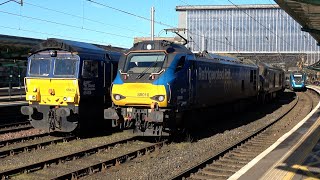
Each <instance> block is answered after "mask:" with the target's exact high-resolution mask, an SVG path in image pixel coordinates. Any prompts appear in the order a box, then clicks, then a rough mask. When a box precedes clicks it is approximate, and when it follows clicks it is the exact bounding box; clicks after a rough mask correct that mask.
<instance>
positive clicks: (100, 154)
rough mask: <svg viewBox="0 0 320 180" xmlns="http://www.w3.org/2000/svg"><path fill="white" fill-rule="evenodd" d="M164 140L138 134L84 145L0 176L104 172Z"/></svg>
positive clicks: (69, 176) (69, 175) (56, 176)
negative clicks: (80, 148) (97, 144)
mask: <svg viewBox="0 0 320 180" xmlns="http://www.w3.org/2000/svg"><path fill="white" fill-rule="evenodd" d="M165 142H166V141H165V140H164V141H161V142H157V143H149V142H145V141H139V137H129V138H127V139H122V140H119V141H115V142H112V143H107V144H102V145H99V146H95V147H88V148H84V149H82V150H80V151H77V152H72V153H69V154H67V155H63V156H57V157H52V158H48V159H46V160H43V161H39V162H35V163H32V164H27V165H24V166H17V167H14V168H10V169H6V170H2V171H0V177H2V179H7V178H10V177H12V176H17V175H20V176H21V178H23V179H24V178H31V179H33V178H35V179H36V178H39V177H42V178H43V177H46V178H47V179H76V178H79V177H82V176H85V175H88V174H91V173H93V172H97V171H103V170H105V169H107V168H108V167H110V166H114V165H116V164H120V163H122V162H125V161H126V160H130V159H132V158H135V157H138V156H141V155H143V154H146V153H148V152H151V151H154V150H155V149H157V148H159V147H161V146H162V145H163V144H164V143H165ZM128 149H130V150H128ZM124 152H125V153H124ZM84 162H85V163H84ZM24 172H28V173H27V174H26V173H24ZM17 178H19V177H17Z"/></svg>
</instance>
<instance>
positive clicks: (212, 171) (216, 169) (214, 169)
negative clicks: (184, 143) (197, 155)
mask: <svg viewBox="0 0 320 180" xmlns="http://www.w3.org/2000/svg"><path fill="white" fill-rule="evenodd" d="M201 171H202V172H207V173H215V172H219V173H226V174H230V173H232V174H233V173H234V172H236V170H235V171H234V170H230V169H228V168H226V167H220V168H211V167H210V166H208V167H205V168H203V169H202V170H201Z"/></svg>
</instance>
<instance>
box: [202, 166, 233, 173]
mask: <svg viewBox="0 0 320 180" xmlns="http://www.w3.org/2000/svg"><path fill="white" fill-rule="evenodd" d="M238 169H239V168H238V167H230V166H210V165H209V166H207V167H205V168H204V169H202V170H205V171H210V172H216V171H227V172H236V171H237V170H238Z"/></svg>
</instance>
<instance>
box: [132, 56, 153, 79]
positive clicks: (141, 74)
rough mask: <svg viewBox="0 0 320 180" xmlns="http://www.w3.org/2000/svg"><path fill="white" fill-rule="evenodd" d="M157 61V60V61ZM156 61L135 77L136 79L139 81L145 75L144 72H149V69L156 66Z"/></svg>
mask: <svg viewBox="0 0 320 180" xmlns="http://www.w3.org/2000/svg"><path fill="white" fill-rule="evenodd" d="M157 61H158V59H157ZM157 61H154V62H153V63H152V64H150V65H149V66H148V67H147V68H146V69H144V70H143V71H142V72H141V73H140V74H139V75H138V76H137V77H136V79H140V78H141V77H142V76H143V75H145V74H146V72H148V71H149V69H150V68H152V67H154V66H155V65H156V64H157Z"/></svg>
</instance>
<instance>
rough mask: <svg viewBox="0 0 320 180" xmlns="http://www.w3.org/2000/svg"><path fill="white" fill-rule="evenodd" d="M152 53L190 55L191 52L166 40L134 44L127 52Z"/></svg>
mask: <svg viewBox="0 0 320 180" xmlns="http://www.w3.org/2000/svg"><path fill="white" fill-rule="evenodd" d="M148 50H150V51H152V50H164V51H167V52H168V53H171V52H185V53H187V54H192V52H191V51H190V50H189V49H187V48H186V47H185V46H184V45H181V44H176V43H173V42H170V41H166V40H154V41H142V42H138V43H135V44H134V45H133V47H132V48H130V49H129V50H128V51H127V53H128V52H130V51H148Z"/></svg>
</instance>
